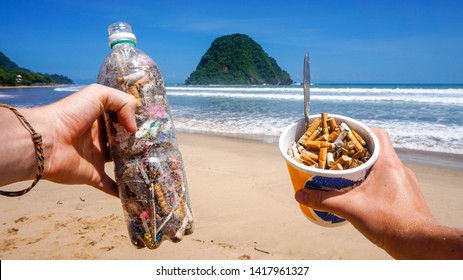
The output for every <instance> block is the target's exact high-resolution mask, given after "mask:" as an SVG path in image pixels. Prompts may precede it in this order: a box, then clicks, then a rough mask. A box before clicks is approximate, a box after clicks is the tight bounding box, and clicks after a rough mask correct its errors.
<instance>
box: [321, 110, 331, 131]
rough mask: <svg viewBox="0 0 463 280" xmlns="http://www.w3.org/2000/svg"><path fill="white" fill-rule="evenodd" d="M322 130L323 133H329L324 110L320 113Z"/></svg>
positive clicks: (326, 114) (326, 115)
mask: <svg viewBox="0 0 463 280" xmlns="http://www.w3.org/2000/svg"><path fill="white" fill-rule="evenodd" d="M322 132H323V135H325V134H326V135H328V134H330V132H329V128H328V113H326V112H323V113H322Z"/></svg>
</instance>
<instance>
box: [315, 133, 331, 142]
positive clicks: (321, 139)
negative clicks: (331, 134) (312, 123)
mask: <svg viewBox="0 0 463 280" xmlns="http://www.w3.org/2000/svg"><path fill="white" fill-rule="evenodd" d="M315 141H328V134H323V135H322V136H320V137H318V138H317V139H315Z"/></svg>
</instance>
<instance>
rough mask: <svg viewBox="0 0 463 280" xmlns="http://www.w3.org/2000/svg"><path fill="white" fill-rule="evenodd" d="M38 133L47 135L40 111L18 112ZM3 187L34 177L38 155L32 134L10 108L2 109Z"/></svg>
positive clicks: (0, 154)
mask: <svg viewBox="0 0 463 280" xmlns="http://www.w3.org/2000/svg"><path fill="white" fill-rule="evenodd" d="M17 110H18V111H19V112H20V113H21V114H22V115H23V116H24V117H25V118H26V119H27V120H28V121H29V123H30V124H31V125H32V127H33V128H34V129H35V130H36V132H37V133H41V134H42V133H44V130H45V127H46V126H44V125H42V122H41V120H42V119H43V118H42V117H39V116H40V115H39V114H38V113H39V112H38V111H39V109H26V108H19V109H17ZM0 120H1V127H0V157H1V160H0V186H4V185H7V184H10V183H14V182H17V181H23V180H30V179H33V178H34V175H35V173H36V171H37V155H36V150H35V146H34V143H33V140H32V136H31V133H30V132H29V130H28V129H27V128H26V126H25V125H24V124H23V123H22V122H21V121H20V120H19V118H18V117H17V116H16V115H15V114H14V113H13V112H12V111H11V110H9V109H7V108H0Z"/></svg>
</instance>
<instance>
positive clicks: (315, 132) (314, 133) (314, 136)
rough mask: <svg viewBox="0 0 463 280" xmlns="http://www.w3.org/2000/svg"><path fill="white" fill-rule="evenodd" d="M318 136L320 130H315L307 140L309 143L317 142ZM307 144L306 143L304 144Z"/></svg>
mask: <svg viewBox="0 0 463 280" xmlns="http://www.w3.org/2000/svg"><path fill="white" fill-rule="evenodd" d="M318 135H320V130H318V129H317V130H315V131H314V132H313V133H312V134H311V135H310V136H309V137H308V138H307V141H313V140H315V138H317V137H318ZM304 143H305V142H304Z"/></svg>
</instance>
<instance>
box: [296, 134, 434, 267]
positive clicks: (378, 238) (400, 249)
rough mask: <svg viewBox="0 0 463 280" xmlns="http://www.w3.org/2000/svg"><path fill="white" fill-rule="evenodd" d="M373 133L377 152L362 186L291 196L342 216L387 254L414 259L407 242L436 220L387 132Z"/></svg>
mask: <svg viewBox="0 0 463 280" xmlns="http://www.w3.org/2000/svg"><path fill="white" fill-rule="evenodd" d="M374 132H375V134H376V135H377V136H378V139H379V141H380V146H381V152H380V156H379V159H378V161H377V162H376V163H375V164H374V165H373V167H372V168H371V171H370V173H369V175H368V177H367V178H366V179H365V181H364V182H363V183H362V184H360V185H359V186H358V187H357V188H355V189H353V190H351V191H349V192H336V191H330V192H324V191H317V190H308V189H302V190H300V191H298V192H297V193H296V196H295V197H296V200H297V201H298V202H299V203H301V204H305V205H307V206H310V207H312V208H315V209H319V210H324V211H329V212H332V213H334V214H336V215H339V216H341V217H344V218H345V219H347V220H348V221H350V222H351V224H352V225H353V226H354V227H355V228H357V229H358V230H359V231H360V232H361V233H362V234H363V235H364V236H365V237H367V238H368V239H369V240H370V241H371V242H373V243H374V244H376V245H377V246H379V247H381V248H383V249H384V250H386V251H387V252H388V253H389V254H390V255H391V256H393V257H396V258H410V257H412V258H414V257H413V256H412V255H410V254H413V253H415V252H416V253H417V254H419V253H420V252H421V251H417V250H415V249H414V248H409V246H415V245H417V244H415V243H413V242H410V240H411V239H412V238H414V237H415V235H416V234H422V233H423V229H424V228H426V227H428V228H429V227H435V226H436V224H437V222H436V220H435V219H434V218H433V216H432V214H431V211H430V210H429V208H428V207H427V205H426V202H425V200H424V197H423V195H422V193H421V191H420V188H419V186H418V182H417V179H416V177H415V174H414V173H413V172H412V171H411V170H410V169H409V168H407V167H405V166H404V165H403V164H402V162H401V161H400V159H399V158H398V156H397V154H396V153H395V151H394V148H393V147H392V143H391V140H390V138H389V135H388V134H387V132H386V131H385V130H384V129H374ZM406 248H408V250H407V249H406ZM413 250H415V252H411V251H413ZM404 251H405V252H404ZM421 257H423V255H421Z"/></svg>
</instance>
